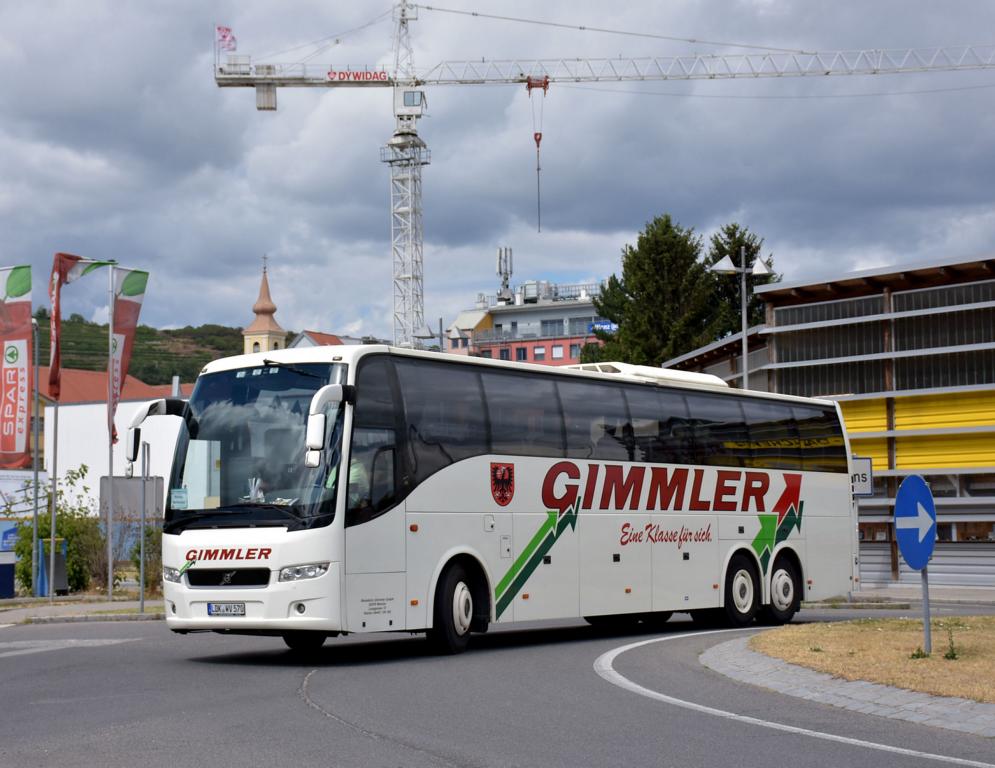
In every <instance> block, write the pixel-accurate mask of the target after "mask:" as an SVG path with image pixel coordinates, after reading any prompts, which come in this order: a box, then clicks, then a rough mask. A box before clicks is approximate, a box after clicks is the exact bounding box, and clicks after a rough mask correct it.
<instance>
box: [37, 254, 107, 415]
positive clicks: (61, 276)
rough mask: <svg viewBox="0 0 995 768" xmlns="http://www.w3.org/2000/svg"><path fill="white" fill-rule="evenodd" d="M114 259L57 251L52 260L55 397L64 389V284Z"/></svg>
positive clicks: (50, 382)
mask: <svg viewBox="0 0 995 768" xmlns="http://www.w3.org/2000/svg"><path fill="white" fill-rule="evenodd" d="M113 263H114V262H113V261H95V260H94V259H84V258H82V257H81V256H73V255H72V254H70V253H57V254H55V259H54V260H53V261H52V278H51V280H50V281H49V285H48V296H49V299H51V302H52V312H51V314H50V315H49V322H50V329H51V345H50V346H51V355H50V358H49V366H50V368H49V372H48V390H49V393H50V394H51V395H52V397H53V398H55V399H56V400H58V399H59V394H60V393H61V391H62V387H61V383H62V354H61V349H60V346H59V334H60V329H61V327H62V308H61V306H60V303H59V302H60V296H61V293H62V286H63V285H65V284H66V283H71V282H73V281H75V280H78V279H79V278H81V277H83V275H87V274H89V273H90V272H92V271H93V270H95V269H99V268H100V267H106V266H107V265H109V264H113Z"/></svg>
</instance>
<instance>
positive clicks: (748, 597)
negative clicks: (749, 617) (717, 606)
mask: <svg viewBox="0 0 995 768" xmlns="http://www.w3.org/2000/svg"><path fill="white" fill-rule="evenodd" d="M732 600H733V603H734V604H735V606H736V610H737V611H739V612H740V613H743V614H746V613H749V612H750V610H751V609H752V607H753V578H752V577H751V576H750V574H749V573H747V572H746V571H737V572H736V575H735V576H733V579H732Z"/></svg>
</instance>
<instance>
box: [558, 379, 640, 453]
mask: <svg viewBox="0 0 995 768" xmlns="http://www.w3.org/2000/svg"><path fill="white" fill-rule="evenodd" d="M556 388H557V390H558V391H559V394H560V404H561V405H562V406H563V421H564V424H565V426H566V435H567V457H569V458H572V459H604V460H607V461H632V439H631V428H630V427H629V416H628V412H627V409H626V406H625V399H624V398H623V397H622V390H621V389H620V388H619V387H617V386H610V385H606V384H600V383H598V382H588V381H576V380H574V381H560V382H557V385H556Z"/></svg>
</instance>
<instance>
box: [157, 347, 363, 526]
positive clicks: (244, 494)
mask: <svg viewBox="0 0 995 768" xmlns="http://www.w3.org/2000/svg"><path fill="white" fill-rule="evenodd" d="M344 382H345V366H344V365H340V364H327V363H322V364H314V363H298V364H291V363H286V362H278V361H270V360H267V361H265V363H264V364H263V365H259V366H255V367H252V368H241V369H236V370H230V371H221V372H218V373H211V374H207V375H204V376H201V377H200V378H199V379H198V380H197V385H196V387H195V388H194V391H193V395H192V396H191V398H190V414H191V417H190V418H189V419H188V420H187V424H186V426H187V428H186V430H183V429H181V430H180V438H179V440H178V441H177V446H176V455H175V456H174V460H173V472H172V477H171V479H170V488H169V493H168V498H167V499H166V519H165V526H164V531H166V532H167V533H179V532H180V531H182V530H185V529H187V528H214V527H245V526H258V525H276V526H284V527H287V528H289V529H291V530H300V529H302V528H309V527H316V526H320V525H327V524H328V523H330V522H331V520H332V518H333V516H334V513H335V490H336V480H337V476H338V463H339V456H340V453H341V441H342V407H341V405H338V406H333V407H332V410H331V411H330V412H329V413H328V414H327V424H328V427H327V429H326V441H327V442H326V448H325V450H324V451H322V460H321V462H320V464H319V466H317V467H314V468H310V467H306V466H305V464H304V453H305V441H304V436H305V430H306V427H307V417H308V409H309V406H310V404H311V398H312V397H313V396H314V394H315V392H317V391H318V389H320V388H321V387H323V386H325V385H326V384H340V383H344Z"/></svg>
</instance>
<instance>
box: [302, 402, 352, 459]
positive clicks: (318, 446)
mask: <svg viewBox="0 0 995 768" xmlns="http://www.w3.org/2000/svg"><path fill="white" fill-rule="evenodd" d="M354 401H355V390H354V388H353V387H350V386H348V385H345V384H328V385H326V386H324V387H322V388H321V389H319V390H318V391H317V392H315V393H314V397H312V398H311V406H310V407H309V408H308V417H307V432H306V434H305V437H304V447H305V448H306V449H307V451H306V452H305V454H304V466H306V467H317V466H318V465H319V464H320V463H321V451H322V450H324V448H325V441H326V439H327V435H326V434H325V430H326V426H327V423H328V419H327V417H326V416H325V411H326V409H327V408H328V407H329V406H331V405H338V404H339V403H352V402H354Z"/></svg>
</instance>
